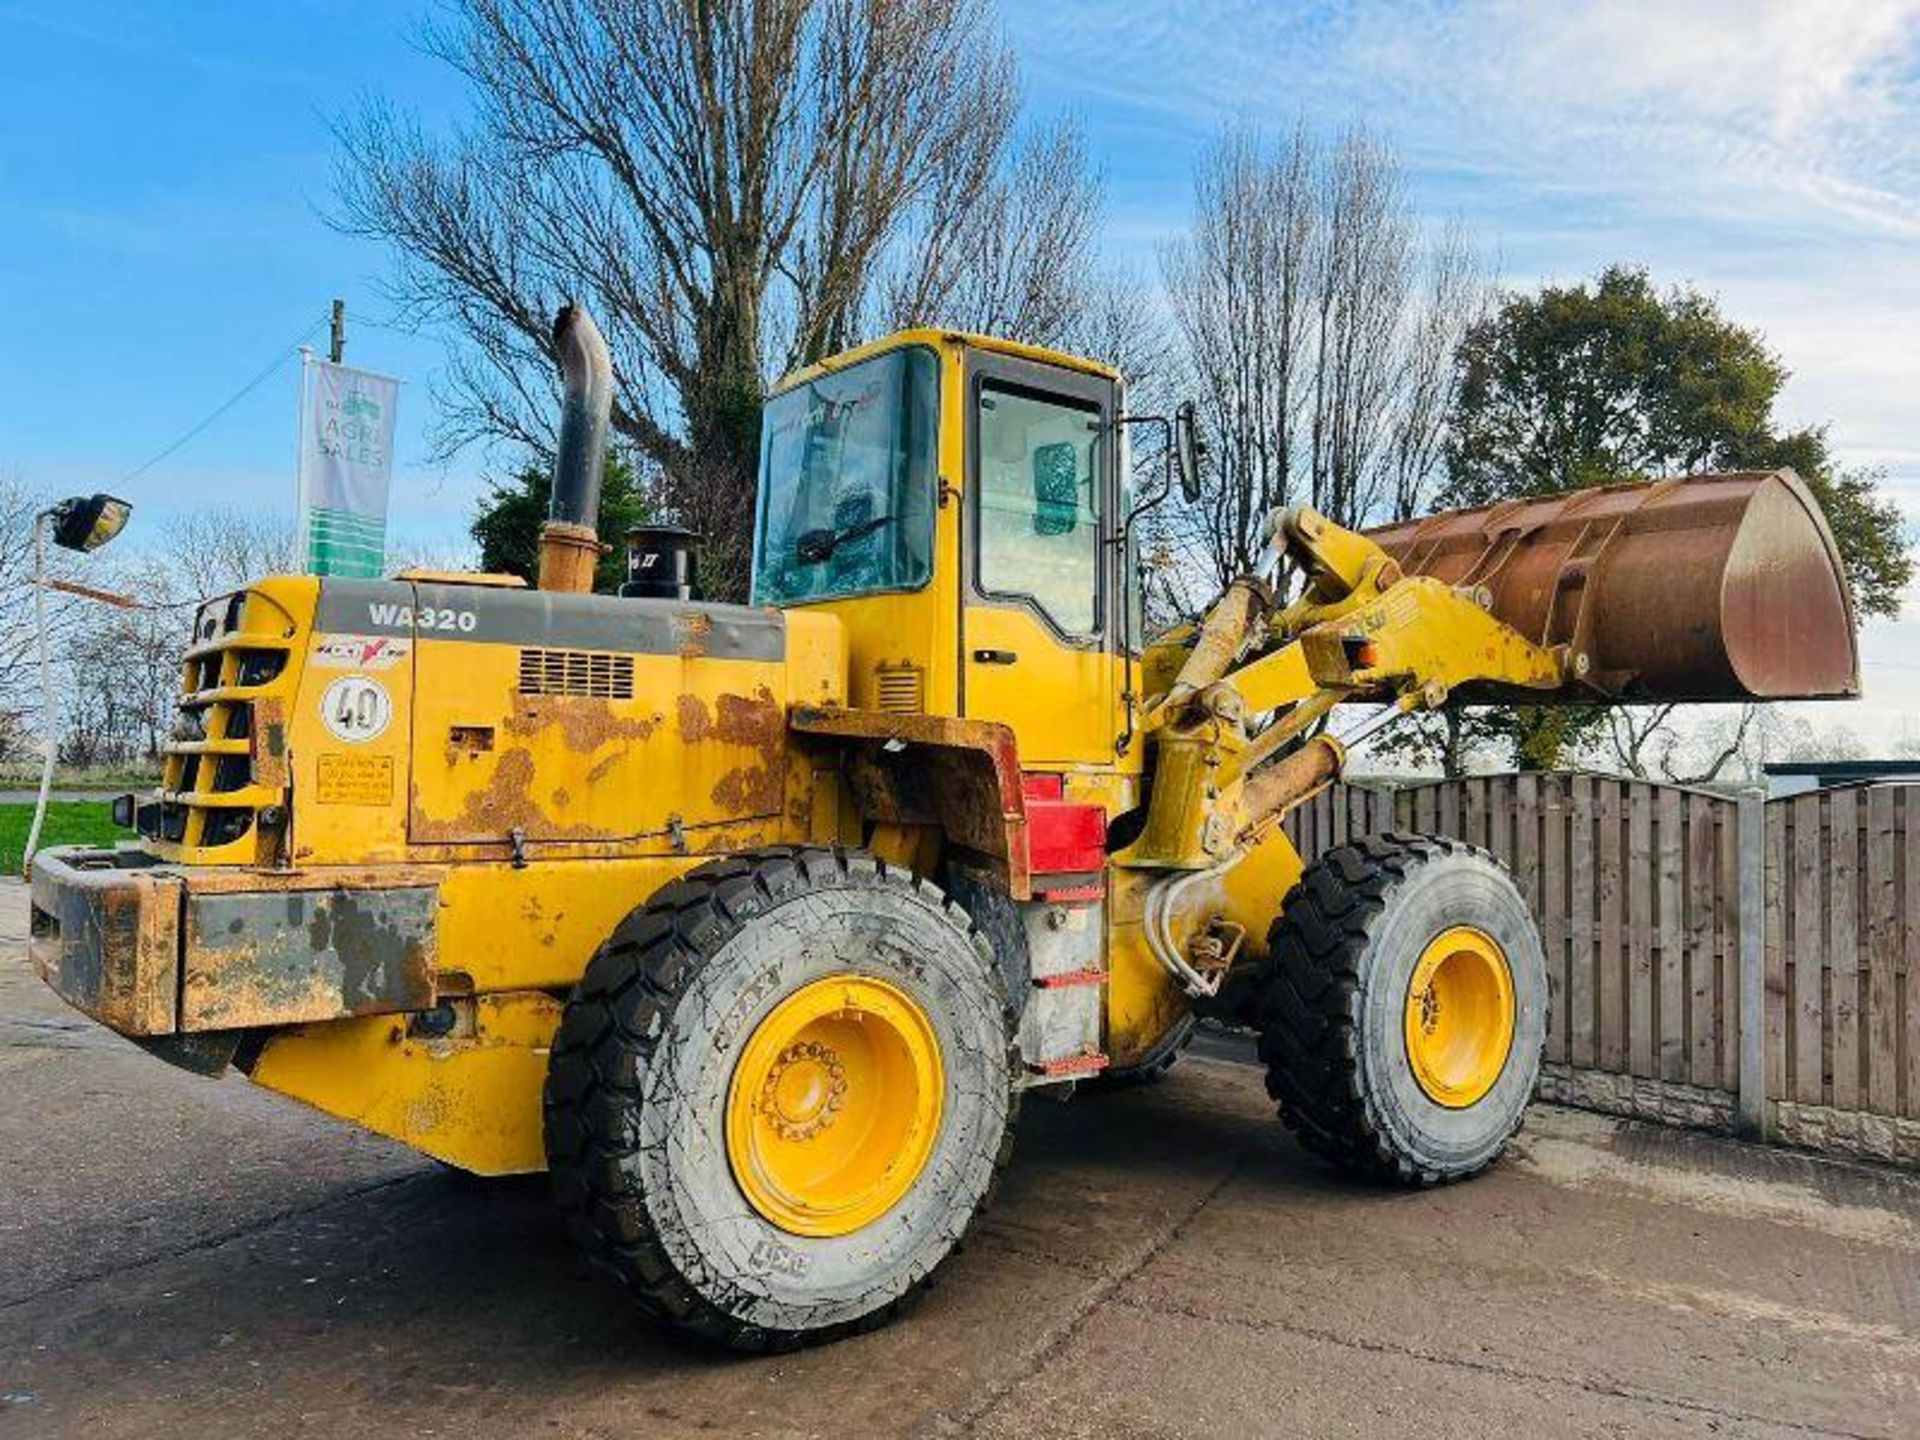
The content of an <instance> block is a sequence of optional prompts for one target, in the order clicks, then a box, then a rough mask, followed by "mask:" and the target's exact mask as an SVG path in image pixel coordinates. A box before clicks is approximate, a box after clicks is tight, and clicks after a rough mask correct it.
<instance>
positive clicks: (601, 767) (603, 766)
mask: <svg viewBox="0 0 1920 1440" xmlns="http://www.w3.org/2000/svg"><path fill="white" fill-rule="evenodd" d="M624 758H625V757H624V756H622V755H621V753H620V752H619V751H618V750H616V751H614V752H613V753H612V754H610V755H603V756H602V757H601V758H600V759H598V760H596V761H594V762H593V766H592V768H591V769H589V770H588V771H587V784H589V785H593V784H596V783H598V782H599V780H600V778H601V777H602V776H603V775H605V774H606V773H607V772H608V771H609V770H611V769H612V768H613V767H614V766H616V765H618V764H619V763H620V762H621V760H622V759H624Z"/></svg>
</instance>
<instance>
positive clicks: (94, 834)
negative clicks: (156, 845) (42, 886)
mask: <svg viewBox="0 0 1920 1440" xmlns="http://www.w3.org/2000/svg"><path fill="white" fill-rule="evenodd" d="M31 824H33V806H31V805H0V875H8V876H15V875H18V874H19V873H20V862H21V855H22V852H23V851H24V850H25V849H26V844H27V827H28V826H30V825H31ZM132 834H133V832H132V831H130V830H122V829H121V828H120V827H119V826H118V825H116V824H114V823H113V811H112V807H111V806H110V805H108V804H107V803H106V802H105V801H104V800H73V801H64V802H62V801H56V802H55V803H53V804H51V805H49V806H47V823H46V826H45V827H44V828H43V829H42V830H41V832H40V844H41V846H42V847H43V848H44V847H46V846H48V845H111V844H113V842H114V841H116V840H127V839H131V838H132Z"/></svg>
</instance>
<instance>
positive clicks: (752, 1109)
mask: <svg viewBox="0 0 1920 1440" xmlns="http://www.w3.org/2000/svg"><path fill="white" fill-rule="evenodd" d="M1011 1035H1012V1028H1011V1016H1010V1013H1009V1007H1008V1003H1007V995H1006V988H1005V986H1004V984H1003V983H1002V981H1001V979H1000V977H999V975H998V973H997V971H996V969H995V966H994V962H993V957H992V955H991V953H990V951H989V949H988V946H987V944H986V942H985V940H984V939H983V938H982V937H981V936H980V935H979V934H978V933H977V932H976V931H975V930H974V928H973V926H972V925H971V923H970V922H969V921H968V918H967V916H966V913H965V912H964V911H963V910H961V909H960V907H959V906H958V905H956V904H954V903H953V902H952V901H950V900H948V899H947V898H946V897H945V896H944V895H943V894H942V893H941V891H940V890H938V889H937V888H935V887H934V886H933V885H931V884H929V883H927V882H925V881H923V880H920V879H917V878H916V877H914V876H913V875H911V874H910V873H908V872H906V871H904V870H901V869H898V868H896V867H893V866H889V865H886V864H884V863H883V862H881V861H879V860H877V859H875V858H874V857H872V856H870V855H867V854H864V853H862V852H859V851H846V850H838V849H824V848H818V847H780V848H775V849H767V850H758V851H750V852H746V853H743V854H741V855H737V856H732V857H729V858H727V859H724V860H718V861H714V862H711V863H709V864H706V865H702V866H700V867H699V868H698V869H696V870H693V871H690V872H689V873H688V874H687V875H686V876H685V877H683V878H682V879H680V880H678V881H676V882H674V883H673V884H671V885H669V886H667V887H666V888H665V889H663V890H662V891H661V892H660V893H659V894H658V895H656V896H655V897H654V898H653V899H652V900H651V901H649V902H648V903H647V904H646V905H644V906H642V907H640V908H639V909H638V910H636V911H634V912H633V914H631V915H630V916H628V917H627V919H626V920H624V921H623V922H622V923H621V924H620V925H619V927H618V928H617V929H616V930H615V931H614V933H613V935H612V936H611V937H610V938H609V939H608V941H607V943H606V944H605V945H603V946H602V947H601V949H600V951H599V952H598V953H597V954H596V955H595V956H594V958H593V960H592V962H591V963H590V964H589V965H588V967H587V971H586V974H585V975H584V977H583V978H582V979H581V982H580V985H579V987H578V988H577V990H576V991H575V993H574V996H573V998H572V999H571V1001H570V1002H569V1003H568V1006H567V1009H566V1013H565V1016H564V1018H563V1019H562V1021H561V1025H560V1030H559V1033H558V1035H557V1036H556V1037H555V1040H554V1049H553V1056H552V1060H551V1062H550V1065H549V1070H548V1079H547V1088H546V1097H545V1114H546V1140H547V1155H548V1163H549V1166H550V1168H551V1170H552V1175H553V1185H554V1193H555V1195H556V1197H557V1199H558V1201H559V1203H560V1207H561V1209H562V1211H563V1212H564V1214H565V1215H566V1218H567V1222H568V1227H569V1229H570V1230H571V1231H572V1232H573V1234H574V1236H575V1238H576V1239H577V1240H578V1241H579V1242H580V1244H581V1245H582V1246H583V1247H584V1249H585V1251H586V1253H587V1256H588V1258H589V1259H590V1260H591V1261H592V1262H593V1263H594V1264H595V1265H596V1266H597V1267H598V1268H600V1269H603V1270H605V1271H608V1272H609V1273H611V1274H612V1275H614V1276H615V1277H616V1278H617V1279H618V1280H619V1281H620V1282H621V1283H622V1284H624V1285H625V1286H626V1287H627V1289H628V1290H629V1292H630V1293H631V1294H632V1295H633V1296H634V1297H635V1299H636V1300H637V1301H638V1302H639V1303H640V1305H641V1307H642V1308H643V1309H644V1310H646V1311H647V1312H648V1313H650V1314H652V1315H655V1316H657V1317H660V1318H662V1319H665V1320H668V1321H670V1322H671V1323H673V1324H675V1325H678V1326H680V1327H681V1328H683V1329H687V1330H690V1331H693V1332H695V1333H697V1334H699V1335H701V1336H703V1337H705V1338H707V1339H710V1340H714V1341H718V1342H720V1343H722V1344H726V1345H730V1346H733V1347H735V1348H739V1349H750V1350H765V1349H782V1348H788V1347H791V1346H793V1345H798V1344H804V1343H809V1342H814V1341H821V1340H828V1339H833V1338H836V1337H838V1336H840V1335H843V1334H846V1333H848V1332H850V1331H854V1330H859V1329H865V1328H869V1327H871V1326H873V1325H876V1324H879V1323H881V1322H883V1321H884V1320H886V1319H888V1318H890V1317H891V1316H893V1315H894V1314H897V1313H898V1312H899V1311H900V1310H901V1309H903V1308H904V1307H905V1306H906V1305H908V1304H909V1303H911V1301H912V1300H913V1299H914V1298H916V1297H917V1295H918V1294H919V1292H920V1291H921V1290H922V1289H923V1288H924V1286H925V1285H926V1284H927V1283H928V1281H929V1280H930V1278H931V1276H932V1275H933V1273H934V1271H935V1270H936V1268H937V1267H938V1266H939V1265H940V1264H941V1262H942V1261H944V1260H945V1259H946V1258H947V1256H948V1255H949V1254H950V1253H951V1252H952V1251H953V1250H954V1249H955V1248H956V1247H957V1246H958V1244H959V1242H960V1240H961V1238H962V1237H963V1236H964V1234H965V1233H966V1231H967V1229H968V1227H969V1225H970V1224H971V1222H972V1220H973V1218H974V1216H975V1214H976V1212H977V1211H978V1210H979V1209H980V1208H981V1207H982V1205H983V1204H984V1202H985V1200H986V1198H987V1196H988V1194H989V1191H990V1189H991V1187H992V1185H993V1182H994V1181H995V1179H996V1178H997V1176H998V1174H999V1171H1000V1169H1001V1167H1002V1166H1003V1165H1004V1164H1005V1162H1006V1159H1007V1156H1008V1154H1009V1153H1010V1151H1011V1148H1012V1136H1013V1123H1012V1122H1013V1109H1014V1106H1013V1092H1012V1087H1011V1080H1012V1066H1011V1060H1012V1047H1011Z"/></svg>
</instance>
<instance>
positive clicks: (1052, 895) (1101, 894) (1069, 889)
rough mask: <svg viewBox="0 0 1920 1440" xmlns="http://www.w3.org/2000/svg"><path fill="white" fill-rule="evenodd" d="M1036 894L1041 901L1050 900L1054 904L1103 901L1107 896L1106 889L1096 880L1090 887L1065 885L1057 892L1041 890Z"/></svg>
mask: <svg viewBox="0 0 1920 1440" xmlns="http://www.w3.org/2000/svg"><path fill="white" fill-rule="evenodd" d="M1037 893H1038V894H1039V896H1040V898H1041V899H1042V900H1051V901H1054V902H1055V903H1059V902H1061V901H1068V900H1104V899H1106V896H1107V887H1106V886H1105V885H1104V884H1102V883H1101V882H1100V881H1098V880H1096V881H1094V882H1093V884H1091V885H1067V886H1063V887H1062V888H1061V889H1058V890H1041V891H1039V892H1037Z"/></svg>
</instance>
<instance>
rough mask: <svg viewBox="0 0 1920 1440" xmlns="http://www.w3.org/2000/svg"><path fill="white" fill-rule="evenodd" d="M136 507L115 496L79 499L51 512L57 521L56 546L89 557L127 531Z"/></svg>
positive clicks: (54, 540)
mask: <svg viewBox="0 0 1920 1440" xmlns="http://www.w3.org/2000/svg"><path fill="white" fill-rule="evenodd" d="M132 514H133V506H131V505H129V504H128V503H127V502H126V501H124V500H119V499H116V498H115V497H113V496H112V495H76V496H74V497H73V498H72V499H70V500H62V501H61V502H60V503H59V504H58V505H56V506H54V507H53V509H51V510H49V511H48V512H47V518H48V519H50V520H52V521H53V543H54V544H56V545H58V546H59V547H60V548H61V549H62V550H78V551H80V552H81V553H82V554H85V553H86V552H87V551H89V550H98V549H99V548H100V547H101V546H102V545H104V544H106V543H107V542H108V541H109V540H111V539H113V537H114V536H116V535H118V534H119V533H120V532H121V531H122V530H124V529H126V528H127V517H128V516H130V515H132Z"/></svg>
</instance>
